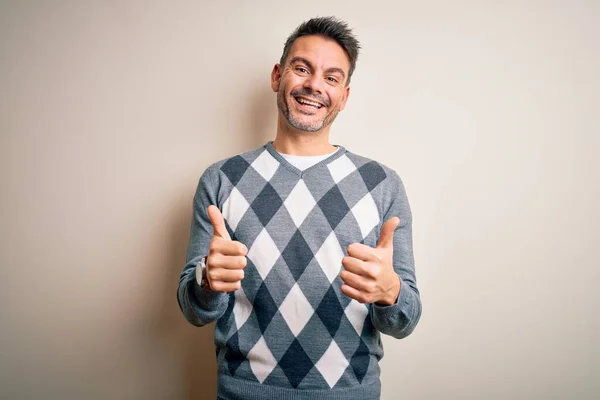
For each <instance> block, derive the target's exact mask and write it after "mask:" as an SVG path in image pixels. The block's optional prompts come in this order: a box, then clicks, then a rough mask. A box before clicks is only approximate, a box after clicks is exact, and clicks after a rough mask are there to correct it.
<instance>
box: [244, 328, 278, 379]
mask: <svg viewBox="0 0 600 400" xmlns="http://www.w3.org/2000/svg"><path fill="white" fill-rule="evenodd" d="M248 360H249V361H250V368H252V372H253V373H254V375H255V376H256V378H257V379H258V381H259V382H261V383H262V382H263V381H264V380H265V379H266V378H267V376H269V374H270V373H271V371H273V368H275V366H276V365H277V360H275V357H273V354H271V350H269V347H268V346H267V343H266V342H265V339H264V338H262V337H261V338H260V339H259V340H258V342H256V345H255V346H254V347H253V348H252V350H250V352H249V353H248Z"/></svg>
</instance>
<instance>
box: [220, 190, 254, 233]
mask: <svg viewBox="0 0 600 400" xmlns="http://www.w3.org/2000/svg"><path fill="white" fill-rule="evenodd" d="M249 207H250V204H248V201H246V199H245V198H244V196H243V195H242V194H241V193H240V191H239V190H237V189H236V188H233V189H232V190H231V194H230V195H229V197H228V198H227V200H226V201H225V203H223V212H222V213H223V218H224V219H225V220H226V221H227V223H228V224H229V227H230V228H231V229H232V230H234V231H235V230H236V229H237V226H238V224H239V223H240V220H241V219H242V217H243V216H244V214H245V213H246V211H247V210H248V208H249Z"/></svg>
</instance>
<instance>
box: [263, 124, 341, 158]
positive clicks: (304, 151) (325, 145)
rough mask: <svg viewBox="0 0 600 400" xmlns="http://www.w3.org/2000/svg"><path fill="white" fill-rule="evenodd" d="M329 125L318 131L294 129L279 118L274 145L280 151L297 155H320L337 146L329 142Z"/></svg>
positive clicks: (331, 150) (330, 151)
mask: <svg viewBox="0 0 600 400" xmlns="http://www.w3.org/2000/svg"><path fill="white" fill-rule="evenodd" d="M328 128H329V127H327V128H326V129H323V130H321V131H318V132H303V131H298V130H292V129H290V127H289V126H287V121H283V122H282V121H281V119H279V121H278V123H277V135H276V136H275V140H273V147H274V148H275V150H277V151H278V152H280V153H283V154H291V155H296V156H320V155H324V154H329V153H332V152H333V151H334V150H335V149H336V148H335V146H333V145H332V144H331V143H329V129H328Z"/></svg>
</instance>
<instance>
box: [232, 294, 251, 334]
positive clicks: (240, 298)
mask: <svg viewBox="0 0 600 400" xmlns="http://www.w3.org/2000/svg"><path fill="white" fill-rule="evenodd" d="M250 314H252V304H251V303H250V301H249V300H248V297H246V293H244V289H240V290H237V291H236V292H235V305H234V306H233V315H234V316H235V325H236V327H237V329H238V330H239V329H240V328H241V327H242V326H243V325H244V323H246V321H247V320H248V317H250Z"/></svg>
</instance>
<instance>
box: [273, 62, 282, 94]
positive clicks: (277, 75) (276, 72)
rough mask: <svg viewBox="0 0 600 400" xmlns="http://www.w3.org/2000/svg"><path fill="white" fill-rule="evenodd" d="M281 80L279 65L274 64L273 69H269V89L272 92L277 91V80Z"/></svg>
mask: <svg viewBox="0 0 600 400" xmlns="http://www.w3.org/2000/svg"><path fill="white" fill-rule="evenodd" d="M280 80H281V65H279V64H275V65H274V66H273V71H271V89H273V91H274V92H278V91H279V81H280Z"/></svg>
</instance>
